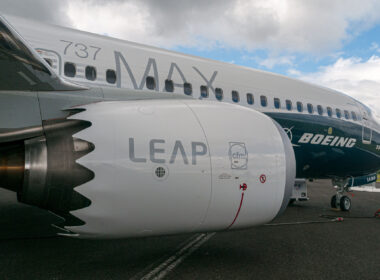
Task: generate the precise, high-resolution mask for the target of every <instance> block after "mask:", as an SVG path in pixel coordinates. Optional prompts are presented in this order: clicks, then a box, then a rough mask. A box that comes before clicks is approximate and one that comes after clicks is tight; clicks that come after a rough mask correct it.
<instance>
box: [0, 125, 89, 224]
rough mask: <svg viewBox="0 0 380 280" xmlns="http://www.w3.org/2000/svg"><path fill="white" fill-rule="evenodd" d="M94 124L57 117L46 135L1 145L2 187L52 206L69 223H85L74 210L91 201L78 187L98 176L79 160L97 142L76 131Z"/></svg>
mask: <svg viewBox="0 0 380 280" xmlns="http://www.w3.org/2000/svg"><path fill="white" fill-rule="evenodd" d="M90 125H91V124H90V123H89V122H86V121H79V120H66V119H65V120H59V121H57V120H55V121H50V122H46V123H45V124H44V130H45V136H42V137H38V138H31V139H28V140H25V141H18V142H15V143H10V144H3V145H2V146H1V147H0V158H1V162H0V164H1V166H0V182H1V183H0V187H2V188H5V189H9V190H12V191H15V192H17V198H18V201H20V202H22V203H26V204H29V205H34V206H37V207H40V208H43V209H47V210H50V211H52V212H54V213H55V214H57V215H59V216H61V217H63V218H65V220H66V222H65V226H68V225H81V224H84V223H83V221H81V220H80V219H77V218H75V217H74V216H72V215H71V214H70V211H73V210H77V209H81V208H84V207H87V206H89V205H90V204H91V201H90V200H89V199H88V198H86V197H84V196H83V195H81V194H79V193H78V192H76V191H75V190H74V188H75V187H76V186H79V185H82V184H84V183H85V182H87V181H90V180H92V179H93V178H94V173H93V172H92V171H91V170H89V169H87V168H85V167H83V166H81V165H79V164H77V163H76V160H77V159H79V158H81V157H82V156H84V155H86V154H88V153H89V152H91V151H93V150H94V145H93V144H91V143H89V142H87V141H83V140H81V139H77V138H75V137H73V136H72V135H73V134H75V133H77V132H78V131H81V130H82V129H85V128H87V127H89V126H90Z"/></svg>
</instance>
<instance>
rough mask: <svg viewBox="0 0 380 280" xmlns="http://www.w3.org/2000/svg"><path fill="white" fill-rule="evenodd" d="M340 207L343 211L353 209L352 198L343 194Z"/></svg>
mask: <svg viewBox="0 0 380 280" xmlns="http://www.w3.org/2000/svg"><path fill="white" fill-rule="evenodd" d="M340 209H341V210H342V211H350V209H351V199H350V198H349V197H348V196H345V195H344V196H342V198H341V199H340Z"/></svg>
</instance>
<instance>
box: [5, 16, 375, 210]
mask: <svg viewBox="0 0 380 280" xmlns="http://www.w3.org/2000/svg"><path fill="white" fill-rule="evenodd" d="M10 19H11V21H12V22H13V24H14V25H15V26H16V27H17V30H19V31H20V32H21V33H22V34H24V35H25V37H26V39H27V40H28V41H29V42H30V43H31V44H32V46H33V47H34V48H35V49H36V50H37V51H38V52H39V54H40V55H41V56H42V57H43V58H44V59H45V60H46V61H47V62H48V63H49V64H50V65H51V67H52V68H53V69H54V70H55V72H56V73H57V74H59V75H63V76H65V78H66V79H68V80H70V81H72V82H76V83H80V84H84V85H87V86H90V87H94V86H108V87H116V88H130V89H135V90H151V91H156V92H168V93H173V94H180V95H188V96H192V97H194V98H199V99H208V100H215V101H221V102H229V103H235V104H239V105H241V106H245V107H247V108H251V109H254V110H257V111H260V112H263V113H264V114H266V115H268V116H270V117H271V118H273V119H274V120H276V122H278V123H279V124H280V125H281V126H282V127H283V128H284V129H285V131H286V132H287V134H288V136H289V137H290V139H291V141H292V143H293V147H294V152H295V155H296V159H297V178H308V179H313V178H331V179H332V183H333V185H337V186H338V189H337V193H336V194H335V195H334V196H333V197H332V198H331V206H332V207H333V208H341V209H342V210H343V211H348V210H350V208H351V200H350V198H349V197H347V196H345V195H344V193H345V192H346V191H349V190H350V187H352V186H357V185H360V184H362V183H364V182H365V183H366V184H368V183H371V182H373V176H374V173H375V172H377V171H378V170H379V169H380V163H379V161H380V160H379V151H380V146H379V142H380V139H379V131H380V125H379V123H378V122H377V120H376V119H375V118H374V116H373V112H372V111H371V110H370V108H368V107H367V106H366V105H364V104H362V103H361V102H359V101H357V100H355V99H353V98H351V97H349V96H347V95H345V94H342V93H340V92H337V91H333V90H330V89H327V88H322V87H318V86H315V85H311V84H308V83H305V82H301V81H297V80H294V79H290V78H288V77H284V76H280V75H276V74H272V73H267V72H263V71H258V70H254V69H250V68H246V67H241V66H236V65H232V64H227V63H223V62H218V61H213V60H209V59H204V58H199V57H195V56H190V55H184V54H181V53H176V52H172V51H167V50H163V49H159V48H155V47H150V46H145V45H141V44H136V43H132V42H128V41H124V40H118V39H114V38H110V37H107V36H100V35H96V34H91V33H88V32H82V31H78V30H73V29H69V28H64V27H59V26H54V25H46V24H42V23H38V22H31V21H29V20H26V19H22V18H17V17H10ZM351 178H356V179H355V180H351ZM301 182H302V180H301ZM303 182H304V186H303V188H302V189H303V190H306V191H304V192H301V195H300V196H297V197H296V199H297V200H303V199H305V197H304V196H305V194H306V193H307V189H306V185H305V180H303ZM301 185H302V184H301ZM292 201H294V197H293V198H292Z"/></svg>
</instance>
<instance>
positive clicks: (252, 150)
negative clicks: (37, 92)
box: [67, 100, 291, 238]
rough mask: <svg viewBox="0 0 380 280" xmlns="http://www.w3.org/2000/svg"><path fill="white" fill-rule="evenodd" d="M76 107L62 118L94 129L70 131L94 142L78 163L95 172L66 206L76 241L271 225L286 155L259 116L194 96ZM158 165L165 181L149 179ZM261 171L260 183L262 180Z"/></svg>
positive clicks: (275, 134)
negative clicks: (74, 204)
mask: <svg viewBox="0 0 380 280" xmlns="http://www.w3.org/2000/svg"><path fill="white" fill-rule="evenodd" d="M79 108H83V109H85V111H82V112H80V113H78V114H76V115H73V116H71V117H70V120H82V121H86V122H90V123H91V124H92V125H91V127H89V128H87V129H83V130H81V131H80V132H78V133H76V134H74V137H78V138H80V139H82V140H85V141H88V142H91V143H93V144H94V146H95V150H94V151H93V152H91V153H89V154H87V155H86V156H84V157H82V158H81V159H79V160H78V161H77V163H78V164H80V165H82V166H84V167H86V168H88V169H89V170H91V171H92V172H94V174H95V178H94V179H93V180H90V181H88V182H87V183H85V184H83V185H80V186H79V187H78V188H76V191H77V192H79V193H80V194H82V195H83V196H85V197H87V198H88V199H90V200H91V202H92V203H91V205H90V206H89V207H85V208H81V209H79V210H75V211H72V212H71V214H72V215H74V216H76V217H78V218H79V219H81V220H82V221H84V222H85V223H86V224H85V225H83V226H79V227H76V226H74V227H67V228H68V229H69V230H71V231H73V232H77V233H80V234H81V236H82V237H94V238H95V237H97V238H99V237H113V238H117V237H133V236H149V235H160V234H161V235H162V234H176V233H181V232H199V231H212V230H226V229H227V228H228V227H229V226H230V225H231V223H232V222H233V221H234V219H235V220H236V222H234V224H233V226H231V227H230V228H231V229H238V228H243V227H249V226H254V225H257V224H261V223H265V222H267V221H270V220H272V219H273V218H274V217H275V216H276V215H277V213H278V212H279V210H280V207H281V205H282V203H283V199H284V191H285V184H286V169H285V165H286V160H287V159H286V158H285V156H286V151H285V150H284V149H285V147H284V143H283V139H282V138H281V136H280V134H279V132H278V129H277V127H276V126H275V125H274V124H273V122H272V120H271V119H270V118H268V117H267V116H265V115H264V114H261V113H259V112H255V111H252V110H248V109H245V108H242V107H239V106H234V105H230V104H221V103H216V102H202V101H198V100H189V101H188V100H152V101H129V102H102V103H94V104H90V105H86V106H81V107H79ZM141 128H143V129H141ZM243 128H249V129H243ZM104 135H107V137H104ZM268 139H270V141H268ZM232 143H237V144H238V146H239V147H240V151H241V152H240V155H239V156H240V157H241V158H240V163H239V165H238V166H232V158H231V147H232V146H231V144H232ZM176 147H177V148H176ZM179 147H181V149H180V148H179ZM194 147H198V148H197V149H194ZM239 147H238V148H239ZM289 160H291V158H290V159H289ZM160 167H162V168H163V169H165V170H166V173H165V176H164V177H163V178H157V176H156V169H157V168H160ZM263 174H265V175H266V177H267V180H266V182H265V183H262V182H260V176H261V175H263ZM244 184H246V185H247V188H246V189H244V190H242V189H241V185H244ZM105 186H107V187H105ZM242 192H244V201H242V199H241V198H242ZM239 205H240V207H239ZM240 208H241V209H240ZM237 213H238V217H237Z"/></svg>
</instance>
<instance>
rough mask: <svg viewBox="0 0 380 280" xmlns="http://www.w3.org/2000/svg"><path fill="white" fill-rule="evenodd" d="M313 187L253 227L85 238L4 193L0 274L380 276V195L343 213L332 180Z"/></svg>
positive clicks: (358, 198)
mask: <svg viewBox="0 0 380 280" xmlns="http://www.w3.org/2000/svg"><path fill="white" fill-rule="evenodd" d="M377 187H378V188H379V187H380V185H379V183H378V184H377ZM308 191H309V197H310V200H309V201H307V202H297V203H295V204H294V205H292V206H290V207H288V208H287V210H286V211H285V213H284V214H283V215H282V216H281V217H279V218H278V219H276V220H274V221H273V222H271V223H270V224H269V225H263V226H259V227H255V228H252V229H247V230H242V231H229V232H219V233H209V234H187V235H178V236H166V237H152V238H140V239H122V240H81V239H72V238H67V237H59V236H56V232H57V230H56V229H55V228H54V227H51V224H52V223H54V222H57V221H59V218H58V217H56V216H54V215H53V214H51V213H49V212H47V211H44V210H41V209H38V208H35V207H29V206H26V205H23V204H20V203H17V202H16V196H15V194H14V193H12V192H8V191H6V190H0V228H1V231H0V279H1V280H3V279H12V280H13V279H54V280H60V279H81V280H83V279H345V280H349V279H355V280H357V279H380V218H374V213H375V212H376V211H377V210H378V209H379V208H380V193H369V192H354V193H353V194H354V197H352V210H351V211H350V212H341V211H336V210H332V209H331V208H330V198H331V196H332V195H333V194H334V189H333V188H332V187H331V185H330V181H327V180H318V181H314V182H311V183H309V187H308ZM323 215H325V216H323ZM337 217H343V219H344V220H343V221H340V222H339V221H337V220H336V218H337Z"/></svg>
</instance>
